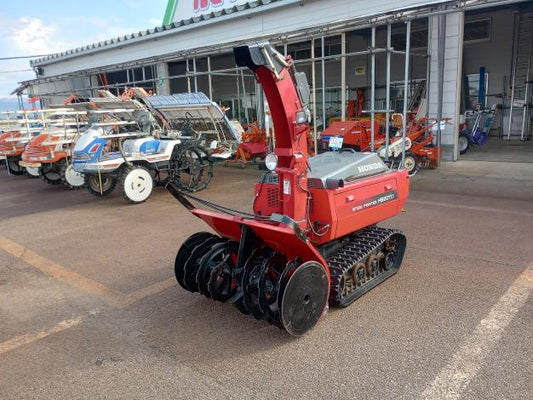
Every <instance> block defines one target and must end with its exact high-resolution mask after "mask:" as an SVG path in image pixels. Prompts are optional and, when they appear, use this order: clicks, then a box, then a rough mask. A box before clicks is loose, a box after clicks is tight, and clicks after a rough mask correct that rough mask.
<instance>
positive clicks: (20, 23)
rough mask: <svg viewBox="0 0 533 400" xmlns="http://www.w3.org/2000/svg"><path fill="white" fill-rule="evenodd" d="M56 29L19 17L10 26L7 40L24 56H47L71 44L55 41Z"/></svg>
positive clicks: (31, 19)
mask: <svg viewBox="0 0 533 400" xmlns="http://www.w3.org/2000/svg"><path fill="white" fill-rule="evenodd" d="M57 32H58V27H57V26H56V25H45V24H44V23H43V21H42V20H40V19H39V18H32V17H21V18H19V19H18V20H17V21H16V24H10V27H9V31H8V35H7V38H8V39H9V40H10V42H11V43H12V45H13V47H14V50H15V51H17V53H18V51H20V52H23V53H25V54H49V53H53V52H57V51H61V50H64V49H65V48H66V47H68V46H70V45H71V43H69V42H66V41H62V40H58V39H57V37H56V36H57Z"/></svg>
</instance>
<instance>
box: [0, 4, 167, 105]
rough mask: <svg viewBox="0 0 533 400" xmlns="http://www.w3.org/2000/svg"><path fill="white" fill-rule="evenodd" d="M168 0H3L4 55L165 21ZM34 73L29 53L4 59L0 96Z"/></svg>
mask: <svg viewBox="0 0 533 400" xmlns="http://www.w3.org/2000/svg"><path fill="white" fill-rule="evenodd" d="M166 5H167V0H149V1H148V0H107V1H104V0H90V1H87V0H84V1H81V0H68V1H65V0H18V1H13V0H2V7H1V8H0V58H6V57H16V56H28V55H44V54H50V53H56V52H61V51H65V50H69V49H73V48H76V47H79V46H82V45H88V44H91V43H94V42H99V41H102V40H106V39H111V38H113V37H117V36H121V35H125V34H129V33H133V32H138V31H140V30H146V29H148V28H153V27H155V26H159V25H161V24H162V21H163V17H164V15H165V8H166ZM33 78H35V73H34V72H33V71H32V70H31V68H30V63H29V59H18V60H0V99H3V100H5V99H6V98H8V97H14V96H11V95H10V93H11V92H12V91H13V90H14V89H15V88H16V87H17V86H18V82H20V81H23V80H29V79H33Z"/></svg>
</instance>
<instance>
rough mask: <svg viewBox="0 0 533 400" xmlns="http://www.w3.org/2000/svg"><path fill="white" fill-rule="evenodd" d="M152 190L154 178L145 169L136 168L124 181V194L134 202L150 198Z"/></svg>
mask: <svg viewBox="0 0 533 400" xmlns="http://www.w3.org/2000/svg"><path fill="white" fill-rule="evenodd" d="M152 188H153V180H152V176H151V175H150V173H149V172H148V171H146V170H144V169H140V168H135V169H133V170H131V171H130V172H129V173H128V174H127V175H126V178H125V179H124V193H126V196H128V198H129V199H130V200H132V201H134V202H141V201H144V200H146V199H147V198H148V197H150V194H151V193H152Z"/></svg>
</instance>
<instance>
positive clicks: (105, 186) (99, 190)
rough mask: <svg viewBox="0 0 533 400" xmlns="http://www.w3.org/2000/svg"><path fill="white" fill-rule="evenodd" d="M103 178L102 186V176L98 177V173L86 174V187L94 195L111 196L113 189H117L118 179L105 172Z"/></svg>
mask: <svg viewBox="0 0 533 400" xmlns="http://www.w3.org/2000/svg"><path fill="white" fill-rule="evenodd" d="M101 179H102V187H100V178H99V177H98V174H96V175H85V177H84V184H85V187H86V188H87V191H88V192H89V193H90V194H92V195H93V196H96V197H104V196H109V195H110V194H111V193H112V192H113V190H115V186H117V180H116V179H115V177H114V176H113V175H111V174H103V175H101Z"/></svg>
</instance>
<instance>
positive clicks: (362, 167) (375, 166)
mask: <svg viewBox="0 0 533 400" xmlns="http://www.w3.org/2000/svg"><path fill="white" fill-rule="evenodd" d="M380 168H381V164H380V163H372V164H366V165H360V166H358V167H357V170H358V171H359V172H368V171H373V170H375V169H380Z"/></svg>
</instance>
